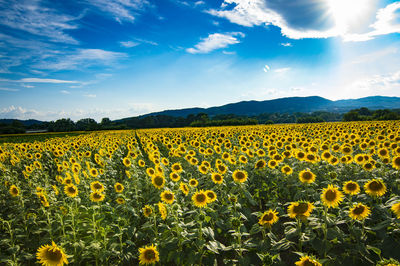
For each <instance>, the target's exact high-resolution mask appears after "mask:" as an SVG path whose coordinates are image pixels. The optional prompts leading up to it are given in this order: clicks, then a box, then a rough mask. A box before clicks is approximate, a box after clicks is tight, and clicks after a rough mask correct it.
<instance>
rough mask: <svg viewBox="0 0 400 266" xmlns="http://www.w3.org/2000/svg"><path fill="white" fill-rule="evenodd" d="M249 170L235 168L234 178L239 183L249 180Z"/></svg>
mask: <svg viewBox="0 0 400 266" xmlns="http://www.w3.org/2000/svg"><path fill="white" fill-rule="evenodd" d="M247 176H248V175H247V172H246V171H245V170H235V171H234V172H233V174H232V177H233V180H235V182H237V183H243V182H245V181H246V180H247Z"/></svg>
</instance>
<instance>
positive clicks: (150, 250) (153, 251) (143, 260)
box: [139, 244, 160, 265]
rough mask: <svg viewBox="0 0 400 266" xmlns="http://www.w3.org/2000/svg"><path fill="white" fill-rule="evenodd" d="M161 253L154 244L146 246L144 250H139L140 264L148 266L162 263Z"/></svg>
mask: <svg viewBox="0 0 400 266" xmlns="http://www.w3.org/2000/svg"><path fill="white" fill-rule="evenodd" d="M159 256H160V255H159V253H158V251H157V247H155V246H154V245H153V244H152V245H151V246H145V247H144V248H139V264H140V265H143V264H145V265H148V264H153V263H155V262H158V261H160V257H159Z"/></svg>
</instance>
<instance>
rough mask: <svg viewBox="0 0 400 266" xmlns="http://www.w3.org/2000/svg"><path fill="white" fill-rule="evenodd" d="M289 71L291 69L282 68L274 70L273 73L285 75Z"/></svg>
mask: <svg viewBox="0 0 400 266" xmlns="http://www.w3.org/2000/svg"><path fill="white" fill-rule="evenodd" d="M290 69H291V68H290V67H282V68H278V69H275V70H274V72H275V73H286V72H288V71H289V70H290Z"/></svg>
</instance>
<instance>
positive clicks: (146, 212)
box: [142, 205, 153, 217]
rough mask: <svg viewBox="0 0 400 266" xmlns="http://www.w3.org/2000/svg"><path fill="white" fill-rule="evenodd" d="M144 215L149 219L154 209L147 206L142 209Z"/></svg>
mask: <svg viewBox="0 0 400 266" xmlns="http://www.w3.org/2000/svg"><path fill="white" fill-rule="evenodd" d="M142 211H143V215H144V216H146V217H149V216H150V215H151V214H152V213H153V208H152V207H151V206H150V205H146V206H144V207H143V209H142Z"/></svg>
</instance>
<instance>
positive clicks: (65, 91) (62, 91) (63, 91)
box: [60, 90, 71, 94]
mask: <svg viewBox="0 0 400 266" xmlns="http://www.w3.org/2000/svg"><path fill="white" fill-rule="evenodd" d="M60 92H61V93H62V94H71V92H70V91H67V90H61V91H60Z"/></svg>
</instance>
